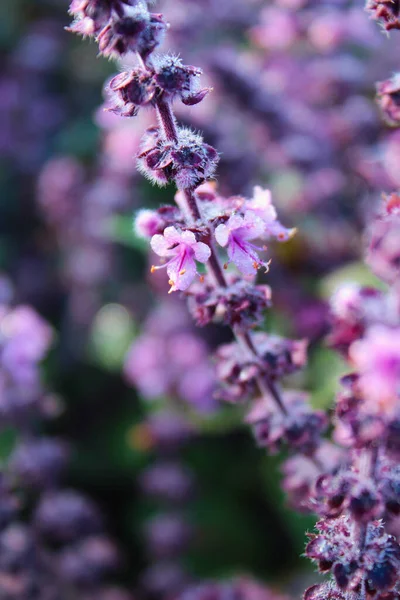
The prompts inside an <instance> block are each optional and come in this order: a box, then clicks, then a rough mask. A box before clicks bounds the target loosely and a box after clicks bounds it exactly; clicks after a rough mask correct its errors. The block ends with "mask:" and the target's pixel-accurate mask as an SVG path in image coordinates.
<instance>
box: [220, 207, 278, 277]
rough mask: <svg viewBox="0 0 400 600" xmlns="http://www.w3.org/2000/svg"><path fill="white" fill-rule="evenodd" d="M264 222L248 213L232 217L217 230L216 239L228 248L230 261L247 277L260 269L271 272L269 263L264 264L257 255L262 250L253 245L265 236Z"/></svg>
mask: <svg viewBox="0 0 400 600" xmlns="http://www.w3.org/2000/svg"><path fill="white" fill-rule="evenodd" d="M264 232H265V225H264V222H263V221H262V220H261V219H260V218H259V217H257V216H255V215H254V214H252V213H250V212H247V213H245V215H244V216H243V217H242V216H241V215H238V214H237V215H232V216H231V217H229V219H228V221H227V222H226V223H221V225H218V227H217V228H216V230H215V239H216V240H217V242H218V244H219V245H220V246H222V247H223V248H225V247H226V248H227V252H228V256H229V260H231V261H232V262H233V263H234V264H235V265H236V267H237V268H238V269H239V271H241V272H242V273H244V274H245V275H254V273H255V271H257V269H259V268H260V267H262V266H263V267H264V268H265V270H266V272H268V270H269V262H268V263H267V262H264V261H262V260H261V259H260V257H259V256H258V254H257V250H260V248H258V247H257V246H255V245H254V244H252V243H251V242H250V240H254V239H257V238H260V237H262V236H263V234H264Z"/></svg>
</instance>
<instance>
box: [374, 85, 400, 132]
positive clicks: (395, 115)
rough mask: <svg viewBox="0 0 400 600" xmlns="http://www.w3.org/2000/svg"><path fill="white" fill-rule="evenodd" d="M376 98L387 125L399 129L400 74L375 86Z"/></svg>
mask: <svg viewBox="0 0 400 600" xmlns="http://www.w3.org/2000/svg"><path fill="white" fill-rule="evenodd" d="M377 97H378V103H379V106H380V108H381V111H382V114H383V117H384V119H385V121H386V122H387V123H388V125H391V126H392V127H400V73H395V75H393V77H391V78H390V79H388V80H386V81H381V82H380V83H378V84H377Z"/></svg>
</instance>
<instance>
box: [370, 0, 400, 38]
mask: <svg viewBox="0 0 400 600" xmlns="http://www.w3.org/2000/svg"><path fill="white" fill-rule="evenodd" d="M365 8H366V10H367V11H368V12H370V13H371V16H372V18H374V19H376V20H377V21H382V25H383V27H384V28H385V29H386V31H390V30H391V29H400V0H367V4H366V7H365Z"/></svg>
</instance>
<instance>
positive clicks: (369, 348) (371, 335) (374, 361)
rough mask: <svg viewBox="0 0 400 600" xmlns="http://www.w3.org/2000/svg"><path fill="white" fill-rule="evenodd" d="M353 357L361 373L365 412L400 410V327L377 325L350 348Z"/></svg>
mask: <svg viewBox="0 0 400 600" xmlns="http://www.w3.org/2000/svg"><path fill="white" fill-rule="evenodd" d="M350 358H351V360H352V361H353V364H354V366H355V367H356V369H357V371H358V372H359V379H358V383H357V386H358V387H359V388H360V390H361V393H362V395H363V397H364V399H365V404H366V406H365V409H364V410H365V411H366V412H372V413H374V412H375V413H377V414H379V413H380V412H382V413H383V414H385V415H387V416H395V415H396V414H398V413H399V408H400V407H399V391H400V328H398V329H393V328H391V329H389V328H388V327H384V326H379V325H375V326H374V327H371V328H370V329H369V330H368V332H367V334H366V336H365V337H364V338H363V339H361V340H358V341H356V342H354V343H353V344H352V346H351V347H350Z"/></svg>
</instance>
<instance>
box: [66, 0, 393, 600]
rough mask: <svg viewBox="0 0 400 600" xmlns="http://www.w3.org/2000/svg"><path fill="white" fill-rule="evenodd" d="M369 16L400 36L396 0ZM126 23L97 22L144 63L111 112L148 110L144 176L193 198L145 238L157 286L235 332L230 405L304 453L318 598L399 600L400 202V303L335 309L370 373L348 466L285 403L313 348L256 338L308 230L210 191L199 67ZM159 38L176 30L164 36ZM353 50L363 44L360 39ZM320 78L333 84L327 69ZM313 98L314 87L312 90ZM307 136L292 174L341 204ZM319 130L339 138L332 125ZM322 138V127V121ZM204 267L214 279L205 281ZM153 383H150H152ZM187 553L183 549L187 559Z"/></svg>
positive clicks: (349, 392) (226, 393)
mask: <svg viewBox="0 0 400 600" xmlns="http://www.w3.org/2000/svg"><path fill="white" fill-rule="evenodd" d="M73 4H74V3H73ZM367 8H368V10H369V11H370V12H371V13H372V14H373V15H374V16H375V17H376V18H379V19H382V20H383V21H384V22H385V27H386V29H392V28H396V27H397V26H398V17H399V3H398V2H397V1H396V0H382V1H381V2H379V1H369V2H368V3H367ZM113 11H114V8H113V9H112V11H111V12H110V13H108V16H107V19H108V22H107V24H106V25H105V26H104V28H103V29H101V30H100V27H99V24H98V23H97V22H96V19H93V17H89V18H90V19H91V20H92V22H91V23H90V26H91V27H92V30H91V31H90V32H89V33H91V34H93V35H96V36H97V40H98V42H99V46H100V50H101V51H102V52H103V53H105V54H110V53H111V52H112V51H113V50H114V51H115V50H117V53H119V54H120V55H122V54H125V53H126V52H127V51H129V50H131V51H135V52H136V54H137V63H138V64H137V66H136V67H135V68H134V69H133V70H132V71H130V72H129V73H124V74H122V75H119V76H117V77H116V78H114V80H112V82H111V84H110V92H111V95H112V102H113V105H112V106H111V108H112V110H114V111H115V112H117V113H118V114H121V115H125V116H133V115H135V114H136V113H137V108H138V107H139V106H142V105H151V106H153V107H154V109H155V112H156V113H157V118H158V126H157V127H152V128H150V129H149V130H148V131H147V133H146V134H145V136H144V139H143V143H142V148H141V151H140V153H139V156H138V165H139V169H140V170H141V171H142V172H143V173H144V174H145V175H146V176H147V177H149V178H150V180H151V181H153V182H155V183H159V184H161V185H164V184H167V183H170V182H174V183H175V184H176V185H177V187H178V193H177V194H176V197H175V200H176V207H174V208H168V207H162V208H161V209H159V210H157V211H153V212H151V211H146V212H145V213H144V212H143V211H142V212H140V213H139V215H138V220H137V223H136V230H137V231H139V232H141V233H142V234H143V235H145V236H146V237H148V238H149V239H150V244H151V247H152V250H153V251H154V252H155V254H157V255H159V256H160V257H161V259H162V260H163V261H164V262H163V264H161V265H158V266H153V267H152V271H153V272H155V271H156V270H158V269H159V268H160V267H165V268H166V270H167V273H168V276H169V283H170V286H171V287H170V291H177V290H180V291H183V292H186V295H188V296H189V301H190V307H191V310H192V312H193V314H194V315H195V317H196V319H197V321H198V322H199V323H200V324H205V323H209V322H211V321H216V322H221V321H222V322H223V323H227V324H229V325H230V327H231V333H232V338H233V339H232V341H231V342H230V343H227V344H225V345H223V346H221V347H220V348H218V349H217V351H216V353H215V361H216V372H217V378H218V380H219V382H220V384H221V385H220V391H219V396H220V397H221V398H223V399H225V400H228V401H230V402H243V401H245V402H247V403H249V404H250V406H249V410H248V416H247V420H248V421H249V423H250V424H251V425H252V427H253V430H254V434H255V437H256V439H257V441H258V442H259V444H260V445H262V446H264V447H266V448H268V449H269V450H270V451H273V452H274V451H276V450H277V449H278V447H280V446H281V444H285V445H286V446H287V447H288V449H289V450H290V451H292V452H295V453H297V454H298V456H294V457H291V458H290V461H291V462H290V467H288V466H287V465H286V481H285V487H286V489H287V490H288V491H292V492H293V493H294V495H295V496H296V500H297V501H299V502H301V503H304V500H305V495H307V496H308V498H307V499H306V504H308V508H312V509H313V510H315V511H316V512H317V513H318V514H319V515H320V516H321V517H322V519H321V521H320V522H319V523H318V526H317V527H318V530H319V534H318V535H316V536H315V537H313V538H312V540H311V541H310V543H309V544H308V546H307V555H308V556H309V557H310V558H311V559H313V560H315V561H316V562H317V564H318V566H319V568H320V570H321V571H322V572H331V573H332V575H333V579H332V581H331V582H330V583H328V584H325V585H323V586H322V587H321V586H316V587H315V586H314V587H313V588H310V589H309V590H308V591H307V592H306V596H305V597H306V598H308V599H312V598H324V597H328V598H344V599H346V600H361V599H365V598H374V599H375V600H378V599H379V598H381V599H382V600H383V599H384V598H390V597H392V598H395V597H396V595H398V593H399V590H398V583H399V582H398V576H397V571H398V569H399V566H400V564H399V561H400V550H399V546H398V543H397V541H396V540H395V538H394V537H393V536H391V535H390V533H389V532H388V530H389V527H390V525H391V523H390V518H391V515H395V514H397V511H398V506H399V502H398V490H399V488H398V480H399V474H398V469H397V468H396V463H395V460H396V456H398V450H399V448H398V446H399V443H398V432H399V402H398V400H399V377H400V370H399V335H400V334H399V331H400V329H399V325H400V323H399V304H400V303H399V298H398V293H399V290H398V285H397V284H398V280H399V239H400V237H399V235H398V234H399V210H398V209H399V203H398V197H397V196H396V195H392V196H390V197H389V198H388V200H387V202H386V205H385V208H384V210H383V212H382V215H381V216H380V217H379V218H378V219H377V220H376V222H375V223H374V225H373V227H372V229H371V234H370V238H371V241H370V247H369V256H368V262H369V264H370V265H371V267H372V269H373V270H374V272H375V273H376V274H378V275H379V276H380V277H381V278H382V279H383V280H384V281H386V282H387V283H389V284H390V285H391V288H390V290H389V291H388V292H386V293H383V292H382V293H381V292H376V291H372V290H371V289H360V288H355V287H353V289H347V290H346V291H345V292H344V293H343V292H338V294H337V295H336V297H335V299H334V310H335V311H336V312H335V320H336V322H337V325H338V331H339V333H337V334H336V335H335V333H334V334H333V335H332V343H333V344H334V345H335V346H337V347H338V348H339V349H340V351H341V352H342V353H343V354H344V355H345V356H346V358H347V359H348V360H349V362H350V364H351V367H352V368H353V369H354V371H355V372H353V373H351V374H350V375H348V376H347V377H345V378H344V379H343V391H342V392H341V393H340V394H339V396H338V399H337V403H336V407H335V415H334V438H335V442H336V443H337V444H338V445H341V446H343V447H344V448H345V451H344V452H342V451H340V449H339V450H338V449H337V448H336V447H335V446H334V445H330V444H328V443H326V442H323V441H322V439H321V437H322V435H323V433H324V432H325V430H326V429H327V426H328V419H327V417H326V415H325V414H324V413H323V412H321V411H318V410H313V409H312V408H311V406H310V405H309V403H308V399H307V397H306V396H305V395H304V394H302V393H300V392H297V391H293V392H282V391H281V389H280V379H281V378H282V377H284V376H286V375H289V374H291V373H293V372H294V371H296V370H297V369H298V368H301V367H302V366H304V364H305V362H306V344H305V342H304V341H301V340H300V341H292V340H286V339H282V338H279V337H277V336H272V335H268V334H266V333H264V332H260V331H254V325H255V324H258V323H259V321H260V319H261V318H262V313H263V309H264V308H266V307H267V306H268V305H269V303H270V294H269V291H268V288H265V287H262V286H257V285H254V279H255V276H256V274H257V271H258V269H259V268H261V267H263V268H264V270H265V271H268V269H269V265H270V260H269V259H266V258H265V256H264V254H263V253H264V252H265V251H267V250H268V248H267V246H266V244H267V243H268V244H269V243H270V242H271V240H277V241H280V242H286V241H288V240H289V239H290V238H291V237H292V236H293V234H294V230H293V229H291V228H286V227H284V226H283V225H282V224H281V223H280V222H279V221H278V219H277V213H276V210H275V208H274V206H273V204H272V201H271V194H270V192H269V191H268V190H264V189H262V188H259V187H257V188H255V189H254V192H253V195H252V196H251V197H244V196H238V195H236V196H230V197H223V196H221V195H219V193H218V192H217V190H216V189H215V188H214V187H213V186H212V185H211V184H210V183H208V182H207V180H209V179H210V178H211V177H213V175H214V171H215V167H216V163H217V160H218V155H217V152H216V151H215V150H214V149H213V148H212V147H211V146H209V145H208V144H205V143H204V141H203V139H202V137H201V136H199V135H198V134H196V133H194V132H193V131H191V130H189V129H187V128H182V127H180V126H178V125H177V123H176V120H175V116H174V113H173V111H172V102H173V100H174V99H175V98H177V97H178V98H180V99H181V100H183V101H184V102H186V103H189V104H191V103H192V104H193V103H196V102H197V101H200V100H202V98H203V97H204V96H205V92H204V90H203V91H201V92H199V95H198V96H197V91H196V90H197V83H196V84H195V81H196V82H197V79H196V80H195V78H197V76H198V75H199V71H198V70H197V69H196V68H194V67H184V66H183V65H182V64H181V63H180V62H179V63H178V62H177V61H176V60H175V59H171V58H168V57H167V58H164V59H163V58H161V59H160V58H155V57H153V56H152V53H153V51H154V49H155V46H156V45H157V43H158V38H157V35H156V34H155V33H154V32H155V31H156V30H157V28H156V27H154V31H153V28H152V27H153V25H151V23H152V19H153V20H155V21H157V23H158V24H161V23H163V20H162V17H159V16H157V18H156V17H155V16H154V15H151V14H150V13H149V12H148V10H147V6H145V3H144V2H136V3H135V4H134V6H132V5H130V6H129V10H128V9H127V7H126V5H125V6H122V5H121V2H120V3H118V10H117V9H116V10H115V11H114V12H113ZM78 12H79V11H78ZM127 15H129V17H127ZM132 15H133V16H132ZM78 16H79V17H81V19H82V20H81V21H79V22H78V24H77V25H76V26H75V30H77V31H79V29H80V25H82V23H83V22H84V21H85V19H87V15H86V14H84V13H82V14H79V15H78ZM126 18H128V20H129V25H127V26H126V27H125V26H121V22H120V21H121V20H122V21H123V20H124V19H126ZM110 21H111V23H110ZM289 21H290V20H289ZM285 25H287V27H286V33H287V34H288V37H289V39H291V38H292V37H295V36H296V27H295V26H294V27H292V23H291V22H286V23H285ZM338 25H340V24H338ZM101 26H102V27H103V23H102V24H101ZM317 29H318V28H317ZM157 31H161V25H160V29H159V30H157ZM277 31H278V32H279V36H278V37H279V40H278V41H277V42H276V43H282V39H281V38H282V36H281V28H277ZM322 31H324V27H322ZM337 32H338V36H333V37H334V39H336V37H339V38H340V37H341V35H342V33H343V34H345V32H342V31H341V30H340V28H338V29H337ZM254 33H255V35H257V32H256V31H255V32H254ZM266 37H267V38H268V39H269V36H266ZM323 37H324V36H321V35H320V34H319V33H318V30H315V29H314V36H313V39H314V43H315V44H318V43H323V42H321V39H322V38H323ZM349 39H353V38H352V36H351V35H350V34H349ZM318 40H319V41H318ZM334 45H335V44H334V42H333V46H334ZM160 65H161V66H160ZM341 66H342V67H343V64H342V65H341ZM347 67H348V65H347ZM320 68H321V70H322V71H323V70H324V69H323V68H322V67H321V65H320ZM346 72H347V71H346ZM333 78H334V77H333ZM338 80H339V81H338V82H336V81H335V83H337V88H335V89H337V90H338V95H339V96H341V95H343V96H345V95H346V92H345V91H343V90H342V87H341V86H343V87H344V90H346V89H347V88H346V78H343V79H341V78H340V77H338ZM328 83H330V82H328ZM392 83H393V82H392ZM301 87H302V88H304V87H306V86H304V84H303V82H302V85H301ZM395 87H396V84H395V82H394V83H393V87H390V86H382V93H381V98H382V108H383V109H384V111H386V112H387V113H388V114H389V113H390V118H391V119H394V118H395V116H396V112H395V104H396V93H397V92H396V89H395ZM326 89H327V92H326V97H325V100H324V101H325V102H326V103H327V104H328V105H329V106H330V104H329V103H330V100H331V96H332V92H331V88H330V87H329V85H327V86H326ZM315 102H316V100H315V99H314V103H315ZM272 108H273V109H274V110H273V111H272V112H273V114H274V115H277V116H278V117H279V120H280V121H281V122H282V121H283V120H286V121H287V120H289V121H291V120H292V121H296V110H292V111H291V112H289V114H288V115H282V112H281V111H279V110H277V108H276V107H272ZM347 110H348V112H349V115H348V119H349V120H350V121H352V118H353V117H354V115H356V114H357V120H356V126H355V127H354V128H353V129H352V134H354V135H355V136H356V135H357V128H358V130H359V131H360V132H361V131H363V130H364V129H365V126H366V125H367V127H369V125H370V119H369V114H368V110H367V111H364V112H363V113H362V115H361V117H360V116H359V112H360V111H359V105H358V104H356V106H350V107H347ZM312 117H313V115H312ZM292 125H293V131H294V132H295V133H296V135H293V136H291V137H290V139H286V140H285V142H286V143H285V144H284V147H285V150H286V153H283V158H282V161H283V162H284V161H285V159H286V158H287V160H288V163H289V164H290V161H291V160H292V159H293V157H294V159H295V160H296V161H297V162H299V163H301V164H302V166H303V168H304V169H305V170H307V169H308V168H310V167H311V165H313V166H315V164H318V165H319V169H318V175H319V176H320V181H322V184H321V187H324V185H325V184H326V186H327V188H328V192H327V195H328V196H329V195H332V194H333V195H335V193H338V191H339V190H340V189H341V184H340V181H339V183H338V178H337V177H336V178H335V173H333V176H332V177H330V176H331V175H332V173H331V172H328V173H327V172H326V163H325V161H327V160H329V156H323V152H321V150H320V148H321V144H320V143H319V142H320V141H321V139H322V137H320V138H318V136H317V137H316V138H315V139H313V141H314V142H315V143H313V144H309V145H308V146H307V144H304V143H303V142H304V139H303V131H302V130H301V128H300V131H299V127H298V123H297V124H296V123H293V124H292ZM320 126H321V131H325V129H326V122H325V119H324V118H323V113H322V117H321V123H320ZM331 126H332V136H333V137H334V138H335V139H339V140H340V143H339V144H338V146H340V147H341V148H342V149H343V148H345V147H346V144H347V137H346V131H345V130H346V121H345V124H344V123H343V121H342V120H341V118H340V116H339V115H338V114H336V115H335V118H333V119H332V121H331ZM309 127H310V128H314V127H315V123H314V118H311V120H310V123H309ZM371 130H373V126H372V127H371ZM299 139H300V141H299ZM307 139H308V138H307ZM304 148H306V150H307V152H304ZM320 154H321V155H322V156H321V157H320ZM341 158H342V157H341ZM321 172H322V175H321ZM316 179H318V178H317V177H316ZM326 182H327V183H326ZM257 241H258V242H259V244H260V245H257V244H256V242H257ZM230 263H233V265H235V267H236V269H237V271H238V272H239V273H240V276H237V275H236V271H233V272H234V273H235V275H233V276H231V272H230V267H229V264H230ZM199 264H201V265H204V266H202V267H201V273H199V269H200V267H199ZM225 271H227V274H226V273H225ZM197 275H199V277H198V279H196V276H197ZM154 347H155V346H154ZM150 363H151V361H150ZM140 375H141V374H136V376H135V377H136V378H137V379H138V380H139V379H140ZM163 375H164V373H161V377H162V376H163ZM173 383H175V381H174V380H173ZM329 454H330V455H331V456H330V460H329V459H327V455H329ZM299 460H300V461H302V463H301V464H302V468H303V467H304V466H306V468H305V472H304V474H303V473H302V472H300V471H299V472H298V473H297V478H296V477H295V476H294V474H293V472H294V469H296V466H298V465H299ZM288 464H289V463H288ZM310 465H311V466H312V468H310ZM161 525H162V526H161V527H160V529H157V535H153V540H154V539H156V542H155V543H154V546H157V547H158V548H159V549H160V552H161V553H162V549H163V548H164V547H168V546H169V542H176V543H177V540H178V539H181V537H183V538H185V534H186V531H185V530H183V531H182V530H181V529H180V524H179V523H178V522H177V521H176V520H174V519H172V521H168V522H167V523H165V522H164V523H161ZM171 532H173V533H172V534H171ZM153 534H154V531H153ZM181 534H183V535H182V536H181ZM175 538H176V539H175ZM164 544H165V546H164ZM172 545H173V544H172ZM175 550H176V549H175V548H174V547H173V548H172V551H175ZM324 594H325V596H324Z"/></svg>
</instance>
